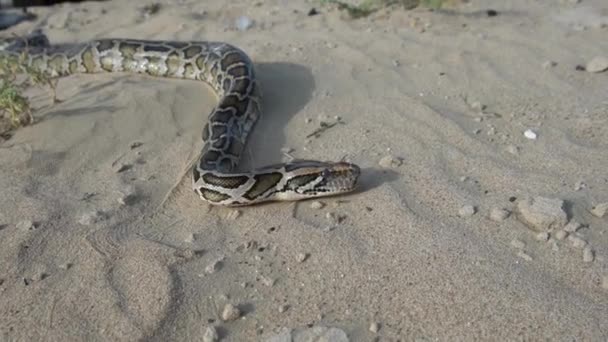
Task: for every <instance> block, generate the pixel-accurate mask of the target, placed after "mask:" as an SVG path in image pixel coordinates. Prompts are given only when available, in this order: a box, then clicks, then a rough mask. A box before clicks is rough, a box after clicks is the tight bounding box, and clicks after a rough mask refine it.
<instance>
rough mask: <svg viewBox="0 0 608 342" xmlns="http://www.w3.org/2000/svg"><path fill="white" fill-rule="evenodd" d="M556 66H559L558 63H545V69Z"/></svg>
mask: <svg viewBox="0 0 608 342" xmlns="http://www.w3.org/2000/svg"><path fill="white" fill-rule="evenodd" d="M556 65H557V62H555V61H545V62H543V69H549V68H553V67H554V66H556Z"/></svg>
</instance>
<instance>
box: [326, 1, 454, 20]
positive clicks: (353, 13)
mask: <svg viewBox="0 0 608 342" xmlns="http://www.w3.org/2000/svg"><path fill="white" fill-rule="evenodd" d="M456 2H457V0H363V1H362V2H361V3H360V4H359V5H351V4H348V3H346V2H343V1H340V0H321V3H322V4H334V5H336V6H338V8H339V9H340V10H344V11H346V12H347V13H348V15H349V16H350V17H351V18H353V19H357V18H363V17H366V16H368V15H370V14H372V13H374V12H376V11H378V10H380V9H382V8H385V7H388V6H402V7H403V8H405V9H413V8H416V7H421V6H422V7H427V8H433V9H439V8H441V7H442V6H444V5H447V4H451V3H456Z"/></svg>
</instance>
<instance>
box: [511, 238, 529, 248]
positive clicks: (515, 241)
mask: <svg viewBox="0 0 608 342" xmlns="http://www.w3.org/2000/svg"><path fill="white" fill-rule="evenodd" d="M511 246H513V247H515V248H517V249H524V248H525V247H526V243H525V242H523V241H521V240H520V239H513V240H511Z"/></svg>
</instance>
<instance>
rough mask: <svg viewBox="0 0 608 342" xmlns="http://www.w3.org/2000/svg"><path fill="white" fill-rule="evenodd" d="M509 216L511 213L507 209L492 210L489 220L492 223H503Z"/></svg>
mask: <svg viewBox="0 0 608 342" xmlns="http://www.w3.org/2000/svg"><path fill="white" fill-rule="evenodd" d="M509 215H511V212H510V211H508V210H507V209H502V208H494V209H492V211H491V212H490V219H491V220H492V221H496V222H501V221H504V220H505V219H506V218H507V217H509Z"/></svg>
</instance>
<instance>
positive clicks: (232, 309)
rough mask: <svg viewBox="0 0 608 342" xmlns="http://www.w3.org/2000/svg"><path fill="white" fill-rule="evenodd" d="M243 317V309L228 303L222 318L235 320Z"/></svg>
mask: <svg viewBox="0 0 608 342" xmlns="http://www.w3.org/2000/svg"><path fill="white" fill-rule="evenodd" d="M239 317H241V310H239V308H237V307H236V306H234V305H232V304H226V306H225V307H224V310H223V311H222V320H223V321H225V322H229V321H234V320H236V319H238V318H239Z"/></svg>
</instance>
